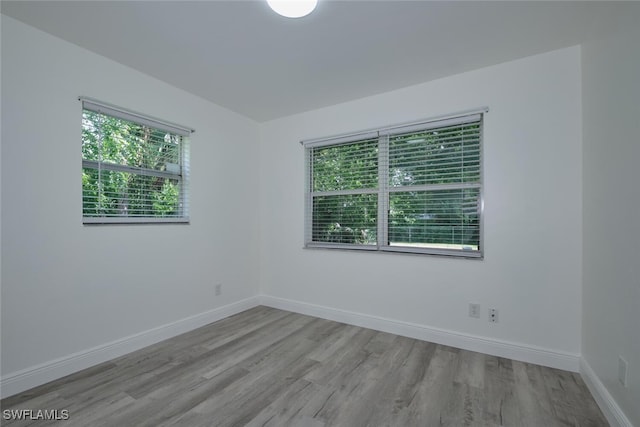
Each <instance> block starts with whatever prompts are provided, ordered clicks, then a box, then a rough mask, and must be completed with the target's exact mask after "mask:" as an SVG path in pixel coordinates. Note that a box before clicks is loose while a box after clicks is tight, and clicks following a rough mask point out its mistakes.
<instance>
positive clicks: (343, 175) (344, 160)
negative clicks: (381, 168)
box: [311, 139, 378, 191]
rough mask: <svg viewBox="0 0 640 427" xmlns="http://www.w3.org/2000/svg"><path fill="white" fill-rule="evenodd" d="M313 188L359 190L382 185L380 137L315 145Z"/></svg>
mask: <svg viewBox="0 0 640 427" xmlns="http://www.w3.org/2000/svg"><path fill="white" fill-rule="evenodd" d="M311 168H312V173H313V191H336V190H355V189H362V188H376V187H377V186H378V140H377V139H373V140H365V141H358V142H356V143H350V144H344V145H336V146H329V147H320V148H314V149H312V151H311Z"/></svg>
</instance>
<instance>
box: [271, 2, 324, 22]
mask: <svg viewBox="0 0 640 427" xmlns="http://www.w3.org/2000/svg"><path fill="white" fill-rule="evenodd" d="M267 3H269V7H271V9H273V10H274V12H276V13H277V14H279V15H282V16H286V17H287V18H302V17H303V16H307V15H308V14H310V13H311V12H313V10H314V9H315V8H316V5H317V4H318V0H267Z"/></svg>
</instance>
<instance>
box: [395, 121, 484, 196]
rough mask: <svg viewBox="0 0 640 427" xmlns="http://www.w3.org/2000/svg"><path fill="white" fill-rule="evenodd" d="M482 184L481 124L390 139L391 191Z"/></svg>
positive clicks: (409, 134) (396, 136)
mask: <svg viewBox="0 0 640 427" xmlns="http://www.w3.org/2000/svg"><path fill="white" fill-rule="evenodd" d="M463 182H465V183H468V182H480V124H479V123H474V124H470V125H463V126H451V127H447V128H439V129H430V130H428V131H424V132H412V133H408V134H403V135H394V136H392V137H390V139H389V185H390V186H391V187H401V186H411V185H427V184H455V183H463Z"/></svg>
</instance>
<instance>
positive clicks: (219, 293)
mask: <svg viewBox="0 0 640 427" xmlns="http://www.w3.org/2000/svg"><path fill="white" fill-rule="evenodd" d="M215 292H216V296H220V295H222V283H218V284H217V285H216V290H215Z"/></svg>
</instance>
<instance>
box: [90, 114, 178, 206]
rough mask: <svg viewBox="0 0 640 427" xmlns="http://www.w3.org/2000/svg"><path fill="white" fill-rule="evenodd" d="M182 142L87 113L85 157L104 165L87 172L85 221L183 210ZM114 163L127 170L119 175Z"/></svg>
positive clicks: (131, 123) (148, 129) (137, 126)
mask: <svg viewBox="0 0 640 427" xmlns="http://www.w3.org/2000/svg"><path fill="white" fill-rule="evenodd" d="M180 144H181V137H180V136H178V135H173V134H170V133H167V132H165V131H162V130H158V129H154V128H150V127H148V126H143V125H140V124H137V123H133V122H129V121H126V120H122V119H119V118H115V117H110V116H107V115H103V114H100V113H96V112H93V111H88V110H84V111H83V116H82V158H83V160H89V161H94V162H102V164H103V166H101V167H99V168H98V167H97V166H96V167H94V166H93V165H88V166H85V167H83V170H82V195H83V197H82V201H83V215H84V216H137V217H163V216H169V215H176V214H178V213H179V210H180V190H181V185H180V181H179V179H180V176H176V178H175V179H171V178H168V177H165V176H157V175H154V173H153V171H157V172H167V171H168V172H173V170H167V168H172V169H178V168H179V167H180V166H179V165H180V164H181V159H180V156H181V152H180V149H181V145H180ZM109 164H114V165H121V166H126V167H128V168H129V170H127V171H122V170H113V169H112V168H110V167H109Z"/></svg>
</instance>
